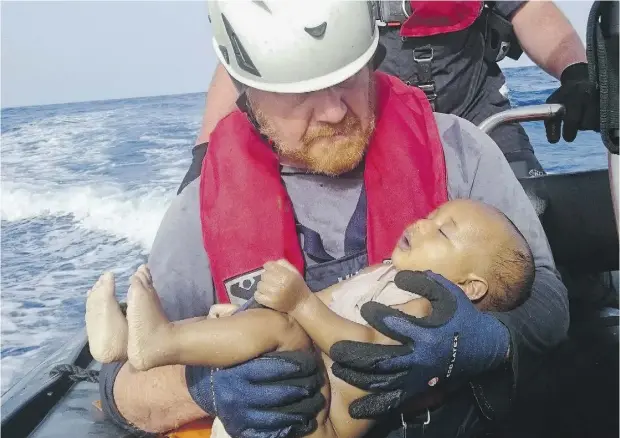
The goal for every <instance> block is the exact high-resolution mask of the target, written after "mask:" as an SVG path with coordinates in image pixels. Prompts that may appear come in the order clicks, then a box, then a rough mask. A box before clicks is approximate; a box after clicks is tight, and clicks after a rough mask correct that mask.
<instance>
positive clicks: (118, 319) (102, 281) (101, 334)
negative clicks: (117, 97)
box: [85, 272, 127, 363]
mask: <svg viewBox="0 0 620 438" xmlns="http://www.w3.org/2000/svg"><path fill="white" fill-rule="evenodd" d="M114 289H115V287H114V274H112V273H111V272H106V273H104V274H103V275H102V276H101V277H99V280H97V283H95V285H94V286H93V288H92V289H91V290H89V291H88V296H87V298H86V318H85V319H86V333H87V334H88V346H89V348H90V353H91V354H92V356H93V358H94V359H95V360H98V361H99V362H102V363H109V362H115V361H120V360H125V359H126V358H127V320H126V319H125V317H124V316H123V313H122V312H121V308H120V306H119V305H118V301H116V296H115V294H114Z"/></svg>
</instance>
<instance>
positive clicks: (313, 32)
mask: <svg viewBox="0 0 620 438" xmlns="http://www.w3.org/2000/svg"><path fill="white" fill-rule="evenodd" d="M325 29H327V22H326V21H324V22H322V23H321V24H319V25H318V26H315V27H304V30H305V31H306V32H307V33H308V35H310V36H313V37H315V38H321V37H323V35H325Z"/></svg>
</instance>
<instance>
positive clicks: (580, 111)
mask: <svg viewBox="0 0 620 438" xmlns="http://www.w3.org/2000/svg"><path fill="white" fill-rule="evenodd" d="M560 82H561V83H562V85H561V86H560V88H558V89H557V90H555V91H554V92H553V94H552V95H551V96H549V98H548V99H547V103H560V104H562V105H564V107H565V108H566V114H564V116H562V117H554V118H553V119H549V120H545V129H546V131H547V140H549V143H557V142H558V141H559V140H560V125H561V124H562V120H564V127H563V128H562V137H564V140H565V141H568V142H571V141H573V140H575V137H577V131H598V130H599V126H600V114H599V106H600V102H599V94H598V90H597V88H596V85H594V84H593V83H592V82H590V80H589V78H588V64H586V63H585V62H580V63H578V64H572V65H569V66H568V67H566V68H565V69H564V71H563V72H562V76H561V77H560Z"/></svg>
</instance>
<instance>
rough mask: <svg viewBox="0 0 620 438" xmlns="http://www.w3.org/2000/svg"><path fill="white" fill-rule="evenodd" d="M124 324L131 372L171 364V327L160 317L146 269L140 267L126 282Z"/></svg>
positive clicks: (160, 309) (172, 342)
mask: <svg viewBox="0 0 620 438" xmlns="http://www.w3.org/2000/svg"><path fill="white" fill-rule="evenodd" d="M127 323H128V326H129V333H128V334H129V336H128V342H127V356H128V357H129V362H130V363H131V365H132V366H133V367H134V368H136V369H137V370H140V371H146V370H148V369H151V368H154V367H157V366H161V365H164V364H169V363H171V359H170V357H169V356H171V355H174V354H175V352H174V350H175V346H174V341H173V340H172V337H173V336H172V327H173V324H172V323H171V322H170V321H168V319H167V318H166V316H165V315H164V312H163V310H162V308H161V303H160V301H159V297H158V296H157V292H156V291H155V289H154V288H153V280H152V278H151V273H150V272H149V270H148V268H147V267H146V265H142V266H140V267H139V268H138V270H137V271H136V272H135V274H134V275H133V276H132V277H131V280H130V286H129V291H128V293H127Z"/></svg>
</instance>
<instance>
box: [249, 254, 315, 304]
mask: <svg viewBox="0 0 620 438" xmlns="http://www.w3.org/2000/svg"><path fill="white" fill-rule="evenodd" d="M263 267H264V268H265V272H263V275H262V276H261V280H260V281H259V282H258V286H257V287H256V292H255V293H254V298H255V299H256V301H258V302H259V303H260V304H262V305H263V306H267V307H269V308H271V309H273V310H277V311H279V312H285V313H288V312H292V311H293V310H295V307H297V306H298V305H299V304H300V303H301V302H303V301H304V300H305V299H306V297H307V296H308V295H309V294H311V293H312V292H310V289H308V286H307V285H306V282H305V281H304V279H303V278H302V277H301V275H300V274H299V272H297V269H295V267H294V266H293V265H291V264H290V263H289V262H287V261H286V260H284V259H280V260H278V261H277V262H267V263H265V265H264V266H263Z"/></svg>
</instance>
